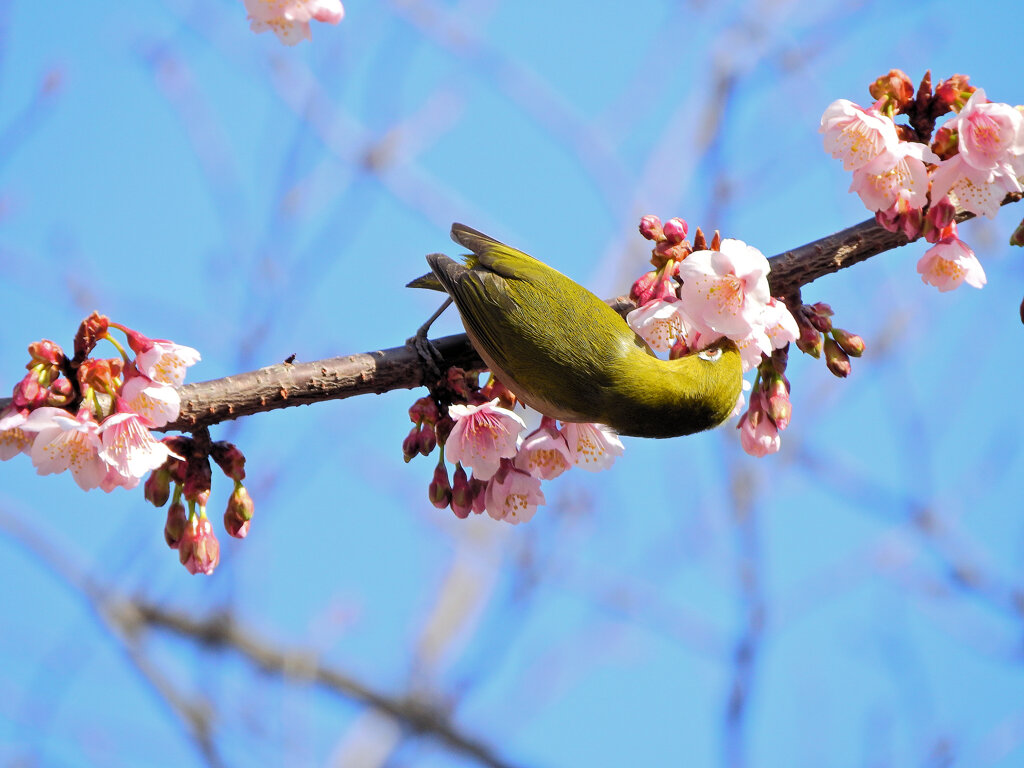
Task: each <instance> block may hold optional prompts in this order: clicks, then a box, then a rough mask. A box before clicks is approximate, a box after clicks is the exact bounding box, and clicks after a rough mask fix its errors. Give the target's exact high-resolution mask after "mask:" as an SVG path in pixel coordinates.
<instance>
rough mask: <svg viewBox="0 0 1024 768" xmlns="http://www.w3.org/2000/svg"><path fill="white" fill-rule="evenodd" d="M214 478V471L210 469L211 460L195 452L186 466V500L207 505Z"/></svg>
mask: <svg viewBox="0 0 1024 768" xmlns="http://www.w3.org/2000/svg"><path fill="white" fill-rule="evenodd" d="M212 480H213V471H212V470H211V469H210V460H209V459H208V458H207V457H206V456H196V455H195V454H193V455H192V456H191V457H190V458H189V460H188V462H187V464H186V467H185V488H184V491H185V500H186V501H194V502H197V503H198V504H200V505H203V506H205V505H206V500H207V499H208V498H209V497H210V483H211V481H212Z"/></svg>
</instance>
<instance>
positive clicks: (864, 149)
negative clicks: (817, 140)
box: [820, 99, 899, 171]
mask: <svg viewBox="0 0 1024 768" xmlns="http://www.w3.org/2000/svg"><path fill="white" fill-rule="evenodd" d="M820 132H821V133H823V134H825V136H824V141H825V151H826V152H829V153H830V154H831V155H832V157H835V158H837V159H840V160H842V161H843V168H845V169H846V170H848V171H854V170H857V169H859V168H864V167H865V166H868V165H869V164H870V163H873V162H881V164H882V165H883V166H884V165H885V164H887V162H888V156H889V155H890V154H891V153H893V152H895V151H896V148H897V146H898V145H899V137H898V136H897V135H896V125H895V124H894V123H893V121H892V120H890V119H889V118H888V117H885V116H884V115H882V114H880V113H879V112H877V111H876V110H874V109H864V108H863V107H860V106H858V105H856V104H854V103H853V102H852V101H849V100H847V99H838V100H837V101H833V102H832V103H831V104H829V105H828V107H827V108H826V109H825V113H824V114H823V115H822V116H821V128H820ZM889 165H890V166H891V165H892V164H891V163H889Z"/></svg>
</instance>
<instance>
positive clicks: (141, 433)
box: [99, 401, 181, 487]
mask: <svg viewBox="0 0 1024 768" xmlns="http://www.w3.org/2000/svg"><path fill="white" fill-rule="evenodd" d="M119 407H121V408H124V407H125V405H124V403H123V401H121V402H120V403H119ZM99 429H100V436H101V438H102V441H103V449H102V450H101V451H100V457H101V458H102V459H103V460H104V461H105V462H107V464H109V465H110V466H111V467H112V468H113V469H114V470H116V472H117V473H118V474H119V475H120V476H121V477H122V478H135V479H136V480H137V479H138V478H140V477H142V476H143V475H145V474H146V473H147V472H150V471H151V470H154V469H159V468H160V467H161V466H163V464H164V462H165V461H167V457H168V456H175V457H176V458H181V457H180V456H177V455H176V454H175V453H173V452H172V451H171V449H170V448H168V447H167V445H166V443H162V442H160V441H159V440H156V439H155V438H154V437H153V435H152V434H151V433H150V431H149V429H148V428H147V426H146V423H145V422H144V421H143V419H142V418H141V417H140V416H139V414H137V413H133V412H131V411H127V410H123V411H121V412H119V413H115V414H114V415H113V416H108V417H107V418H106V419H104V421H103V423H102V424H101V425H100V428H99ZM111 482H115V479H114V478H111ZM112 487H113V486H112Z"/></svg>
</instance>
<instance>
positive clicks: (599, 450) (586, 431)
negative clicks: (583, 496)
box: [562, 422, 626, 472]
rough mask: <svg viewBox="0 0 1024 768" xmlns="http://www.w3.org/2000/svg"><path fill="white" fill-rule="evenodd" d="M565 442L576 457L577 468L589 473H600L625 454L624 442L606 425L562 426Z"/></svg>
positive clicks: (570, 423) (570, 424) (567, 424)
mask: <svg viewBox="0 0 1024 768" xmlns="http://www.w3.org/2000/svg"><path fill="white" fill-rule="evenodd" d="M562 434H563V435H564V436H565V442H566V443H567V444H568V446H569V450H570V451H572V453H573V455H574V456H575V457H576V466H577V467H580V468H582V469H585V470H587V471H588V472H600V471H601V470H602V469H608V468H609V467H610V466H611V465H612V464H614V463H615V459H616V457H618V456H621V455H622V454H623V453H625V450H626V449H625V448H624V447H623V445H622V440H620V439H619V436H618V435H617V434H615V432H614V431H613V430H612V429H611V428H609V427H606V426H605V425H604V424H574V423H572V422H569V423H566V424H563V425H562Z"/></svg>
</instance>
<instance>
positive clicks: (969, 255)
mask: <svg viewBox="0 0 1024 768" xmlns="http://www.w3.org/2000/svg"><path fill="white" fill-rule="evenodd" d="M917 271H918V272H920V273H921V280H922V281H924V282H926V283H928V284H930V285H934V286H935V287H936V288H938V289H939V290H940V291H951V290H953V289H954V288H957V287H959V286H960V285H961V284H963V283H967V284H968V285H973V286H974V287H975V288H981V287H982V286H983V285H985V283H986V282H987V281H986V279H985V270H984V269H982V267H981V262H979V261H978V257H977V256H975V255H974V251H972V250H971V249H970V247H968V245H967V244H966V243H965V242H964V241H963V240H961V239H960V238H959V237H957V236H956V232H955V230H954V231H953V234H952V235H950V236H949V237H944V238H943V239H942V240H940V241H939V242H937V243H936V244H935V245H933V246H932V247H931V248H929V249H928V250H927V251H925V254H924V256H922V257H921V260H920V261H918V262H917Z"/></svg>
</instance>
